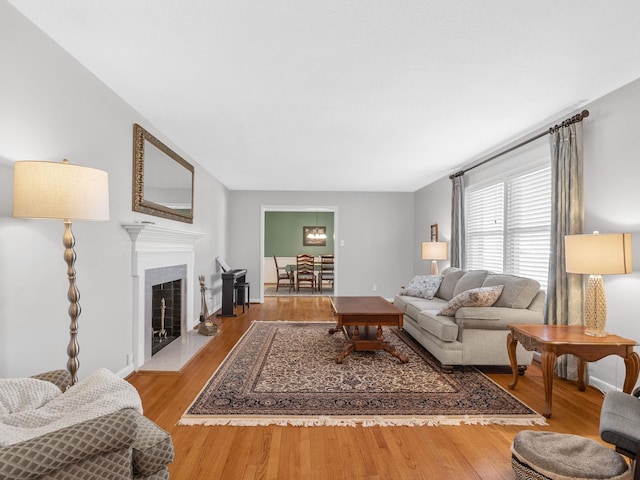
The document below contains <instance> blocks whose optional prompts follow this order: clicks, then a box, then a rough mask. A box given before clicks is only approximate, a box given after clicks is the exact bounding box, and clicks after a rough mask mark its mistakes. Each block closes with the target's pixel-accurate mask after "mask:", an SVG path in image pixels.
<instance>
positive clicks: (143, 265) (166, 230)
mask: <svg viewBox="0 0 640 480" xmlns="http://www.w3.org/2000/svg"><path fill="white" fill-rule="evenodd" d="M122 227H123V228H124V229H125V230H126V231H127V233H128V234H129V236H130V237H131V242H132V243H131V275H132V276H133V277H134V282H133V315H134V318H133V367H134V369H136V370H138V369H139V368H140V367H141V366H142V364H143V363H144V361H145V358H144V357H145V271H146V270H150V269H154V268H162V267H172V266H176V265H186V267H187V274H186V307H187V308H186V316H185V317H186V318H183V319H182V323H183V324H182V329H183V331H185V332H186V331H187V330H188V329H189V328H190V325H189V322H191V321H195V319H194V316H193V315H194V313H193V312H194V304H193V303H194V298H195V296H194V284H195V273H194V264H195V248H194V245H195V242H196V241H197V240H199V239H200V238H202V237H204V236H205V234H204V233H200V232H195V231H192V230H181V229H177V228H172V227H166V226H160V225H155V224H152V223H123V224H122Z"/></svg>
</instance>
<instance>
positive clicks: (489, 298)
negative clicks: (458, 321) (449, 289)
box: [438, 285, 503, 317]
mask: <svg viewBox="0 0 640 480" xmlns="http://www.w3.org/2000/svg"><path fill="white" fill-rule="evenodd" d="M502 288H503V286H502V285H497V286H494V287H480V288H472V289H471V290H467V291H465V292H462V293H461V294H459V295H456V296H455V297H453V298H452V299H451V300H449V301H448V302H447V304H446V305H445V306H444V307H442V309H441V310H440V312H439V313H438V315H445V316H448V317H453V316H454V315H455V314H456V311H457V310H458V309H459V308H461V307H490V306H491V305H493V304H494V303H496V300H498V297H499V296H500V294H501V293H502Z"/></svg>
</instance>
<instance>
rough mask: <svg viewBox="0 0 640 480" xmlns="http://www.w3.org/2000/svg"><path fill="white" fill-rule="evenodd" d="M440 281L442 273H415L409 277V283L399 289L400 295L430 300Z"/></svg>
mask: <svg viewBox="0 0 640 480" xmlns="http://www.w3.org/2000/svg"><path fill="white" fill-rule="evenodd" d="M441 282H442V275H416V276H415V277H413V278H412V279H411V281H410V282H409V285H407V286H406V287H403V288H402V289H401V290H400V295H407V296H409V297H420V298H426V299H427V300H431V299H432V298H433V296H434V295H435V294H436V292H437V291H438V287H440V283H441Z"/></svg>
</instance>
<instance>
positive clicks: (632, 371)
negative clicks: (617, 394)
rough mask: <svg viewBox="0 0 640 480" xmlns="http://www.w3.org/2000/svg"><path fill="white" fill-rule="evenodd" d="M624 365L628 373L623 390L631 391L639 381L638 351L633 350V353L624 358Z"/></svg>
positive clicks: (639, 364)
mask: <svg viewBox="0 0 640 480" xmlns="http://www.w3.org/2000/svg"><path fill="white" fill-rule="evenodd" d="M624 365H625V367H626V370H627V373H626V374H625V376H624V387H623V388H622V391H623V392H624V393H631V392H632V391H633V387H635V385H636V382H637V381H638V373H640V357H639V356H638V354H637V353H636V352H631V355H629V356H628V357H626V358H625V359H624Z"/></svg>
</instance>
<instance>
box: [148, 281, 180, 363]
mask: <svg viewBox="0 0 640 480" xmlns="http://www.w3.org/2000/svg"><path fill="white" fill-rule="evenodd" d="M182 294H183V291H182V279H181V278H178V279H176V280H171V281H168V282H162V283H158V284H155V285H152V286H151V356H153V355H155V354H156V353H158V352H159V351H160V350H162V349H163V348H164V347H166V346H167V345H169V344H170V343H171V342H173V341H174V340H176V339H177V338H179V337H180V334H181V332H182V304H183V300H182Z"/></svg>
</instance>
